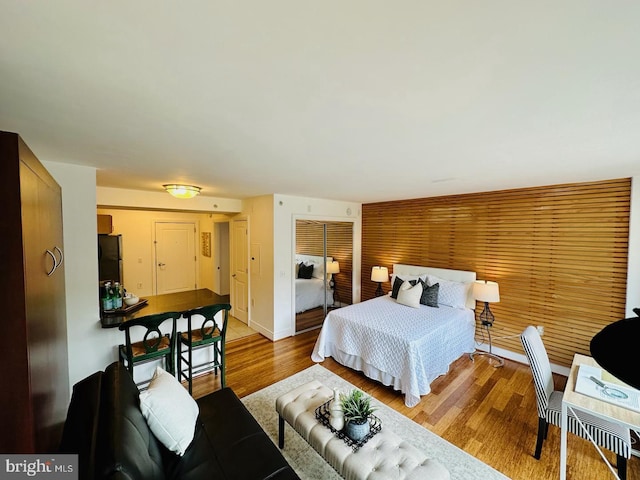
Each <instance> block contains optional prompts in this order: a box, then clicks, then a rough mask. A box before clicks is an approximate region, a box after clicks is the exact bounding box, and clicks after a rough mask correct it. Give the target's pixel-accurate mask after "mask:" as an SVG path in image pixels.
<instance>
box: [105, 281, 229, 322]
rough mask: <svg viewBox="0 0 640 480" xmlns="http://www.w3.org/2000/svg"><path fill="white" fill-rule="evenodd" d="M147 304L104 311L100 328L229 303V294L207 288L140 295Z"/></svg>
mask: <svg viewBox="0 0 640 480" xmlns="http://www.w3.org/2000/svg"><path fill="white" fill-rule="evenodd" d="M143 299H146V300H147V304H146V305H144V306H142V307H140V308H137V309H135V310H133V311H130V312H129V313H124V314H123V313H106V314H105V313H104V312H101V314H100V323H101V324H102V328H114V327H119V326H120V324H121V323H123V322H126V321H127V320H133V319H134V318H140V317H146V316H147V315H154V314H156V313H164V312H182V311H185V310H190V309H192V308H196V307H203V306H205V305H212V304H214V303H229V296H228V295H227V296H222V297H221V296H220V295H218V294H216V293H213V292H212V291H211V290H209V289H208V288H200V289H198V290H190V291H188V292H178V293H167V294H164V295H151V296H148V297H141V300H143Z"/></svg>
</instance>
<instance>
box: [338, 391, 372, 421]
mask: <svg viewBox="0 0 640 480" xmlns="http://www.w3.org/2000/svg"><path fill="white" fill-rule="evenodd" d="M340 404H341V405H342V411H343V413H344V421H345V422H346V423H355V424H357V425H360V424H363V423H365V422H366V421H367V420H368V419H369V416H370V415H371V414H372V413H373V412H374V411H375V410H376V407H373V406H372V405H371V397H368V396H366V395H365V394H364V393H362V392H361V391H360V390H352V391H351V392H350V393H348V394H344V393H341V394H340Z"/></svg>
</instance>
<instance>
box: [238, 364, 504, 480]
mask: <svg viewBox="0 0 640 480" xmlns="http://www.w3.org/2000/svg"><path fill="white" fill-rule="evenodd" d="M311 380H318V381H319V382H321V383H323V384H324V385H326V386H327V387H329V388H339V389H340V390H341V391H343V392H347V391H349V390H350V389H352V388H355V387H354V386H353V385H351V384H350V383H348V382H346V381H345V380H343V379H342V378H341V377H339V376H337V375H335V374H334V373H332V372H330V371H329V370H327V369H326V368H324V367H322V366H320V365H314V366H313V367H309V368H307V369H306V370H303V371H302V372H299V373H297V374H295V375H292V376H291V377H289V378H286V379H284V380H282V381H281V382H278V383H275V384H273V385H270V386H268V387H266V388H263V389H262V390H260V391H258V392H256V393H252V394H251V395H247V396H246V397H244V398H243V399H242V402H243V403H244V404H245V405H246V406H247V408H248V409H249V411H250V412H251V413H252V414H253V416H254V417H255V418H256V420H258V423H260V425H261V426H262V428H264V430H265V431H266V432H267V434H268V435H269V436H270V437H271V439H272V440H273V442H274V443H275V444H276V445H277V444H278V414H277V413H276V409H275V405H276V398H278V397H279V396H280V395H282V394H283V393H286V392H288V391H290V390H293V389H294V388H295V387H297V386H299V385H302V384H304V383H307V382H310V381H311ZM365 393H367V392H365ZM374 404H375V405H376V406H377V407H378V410H376V413H375V414H376V416H377V417H378V418H379V419H380V420H381V422H382V428H383V429H385V428H388V429H390V430H392V431H394V432H395V433H396V434H398V435H400V436H402V437H404V438H405V439H406V440H407V441H408V442H409V443H411V444H413V445H414V446H415V447H417V448H419V449H421V450H422V451H424V452H427V453H428V456H429V457H432V458H436V459H437V460H438V461H439V462H440V463H442V464H443V465H444V466H445V467H446V468H447V469H448V470H449V472H450V473H451V479H452V480H463V479H464V480H504V479H508V477H506V476H504V475H503V474H501V473H500V472H498V471H497V470H495V469H493V468H491V467H490V466H489V465H487V464H486V463H483V462H481V461H480V460H478V459H476V458H474V457H473V456H471V455H469V454H468V453H466V452H465V451H463V450H460V449H459V448H458V447H456V446H454V445H452V444H451V443H449V442H447V441H446V440H444V439H442V438H440V437H439V436H438V435H436V434H434V433H432V432H430V431H429V430H427V429H425V428H424V427H422V426H421V425H419V424H417V423H416V422H414V421H413V420H411V419H409V418H407V417H405V416H404V415H402V414H400V413H398V412H396V411H395V410H393V409H392V408H389V407H387V406H386V405H384V404H382V403H380V402H378V401H374ZM282 453H283V454H284V456H285V458H286V459H287V461H288V462H289V463H290V464H291V466H292V467H293V469H294V470H295V471H296V472H297V473H298V475H299V476H300V478H302V479H303V480H320V479H322V480H326V479H336V480H337V479H340V478H341V477H340V476H339V475H338V474H337V473H336V472H335V470H333V468H331V466H330V465H329V464H328V463H326V462H325V461H324V460H323V459H322V457H320V455H318V454H317V453H316V451H315V450H314V449H313V448H311V446H309V444H308V443H307V442H305V441H304V440H303V439H302V437H300V435H298V433H297V432H296V431H295V430H293V428H291V427H290V426H289V425H286V426H285V443H284V449H283V450H282Z"/></svg>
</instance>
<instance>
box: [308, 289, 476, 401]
mask: <svg viewBox="0 0 640 480" xmlns="http://www.w3.org/2000/svg"><path fill="white" fill-rule="evenodd" d="M474 334H475V316H474V313H473V310H469V309H458V308H451V307H446V306H440V307H439V308H433V307H427V306H424V305H421V307H420V308H419V309H417V308H412V307H407V306H404V305H400V304H398V303H396V301H395V300H394V299H392V298H391V297H390V296H383V297H378V298H374V299H372V300H368V301H366V302H362V303H358V304H355V305H350V306H348V307H344V308H339V309H336V310H332V311H331V312H329V314H328V315H327V317H326V319H325V321H324V324H323V326H322V330H321V331H320V335H319V336H318V340H317V341H316V344H315V347H314V349H313V353H312V355H311V358H312V360H313V361H314V362H321V361H323V360H324V359H325V358H326V357H333V358H334V360H336V361H337V362H339V363H341V364H343V365H346V366H348V367H350V368H354V369H356V370H360V371H362V372H363V373H364V374H365V375H367V376H368V377H370V378H373V379H374V380H377V381H380V382H381V383H383V384H384V385H391V386H393V388H394V389H396V390H400V391H401V392H402V393H404V394H405V404H406V405H407V406H408V407H413V406H415V405H417V404H418V403H419V402H420V396H421V395H425V394H427V393H429V392H430V391H431V387H430V383H431V382H432V381H433V380H435V379H436V378H437V377H439V376H440V375H443V374H445V373H447V371H448V370H449V365H450V364H451V363H452V362H453V361H454V360H457V359H458V358H459V357H460V356H461V355H462V354H464V353H471V352H473V351H474Z"/></svg>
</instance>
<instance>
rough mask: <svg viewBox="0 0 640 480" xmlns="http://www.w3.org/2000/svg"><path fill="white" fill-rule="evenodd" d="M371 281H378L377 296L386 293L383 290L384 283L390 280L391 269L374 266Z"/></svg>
mask: <svg viewBox="0 0 640 480" xmlns="http://www.w3.org/2000/svg"><path fill="white" fill-rule="evenodd" d="M371 281H372V282H377V283H378V288H377V289H376V297H381V296H382V295H384V292H383V291H382V283H383V282H388V281H389V269H388V268H387V267H378V266H376V267H373V268H372V269H371Z"/></svg>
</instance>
